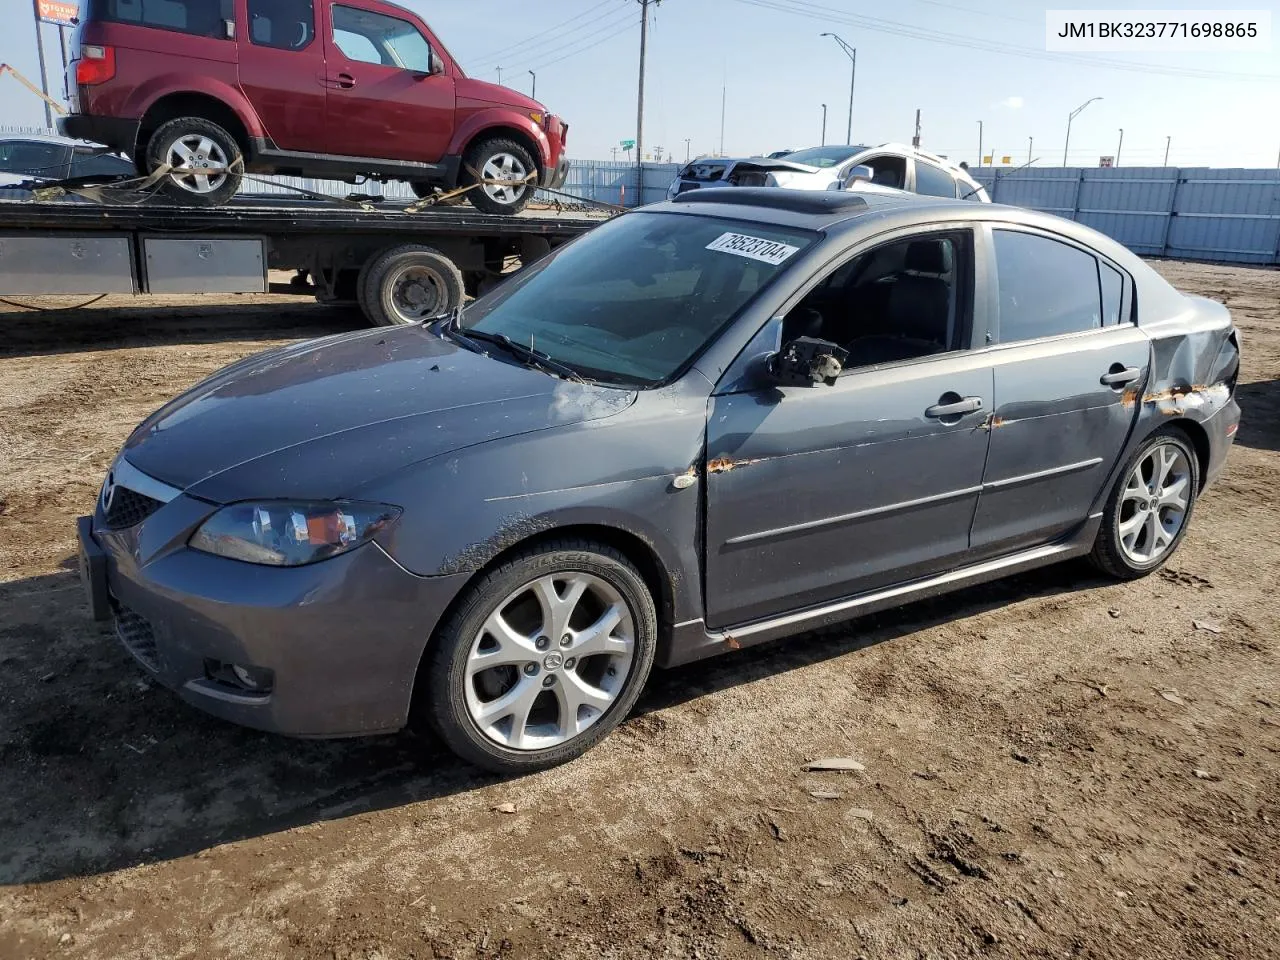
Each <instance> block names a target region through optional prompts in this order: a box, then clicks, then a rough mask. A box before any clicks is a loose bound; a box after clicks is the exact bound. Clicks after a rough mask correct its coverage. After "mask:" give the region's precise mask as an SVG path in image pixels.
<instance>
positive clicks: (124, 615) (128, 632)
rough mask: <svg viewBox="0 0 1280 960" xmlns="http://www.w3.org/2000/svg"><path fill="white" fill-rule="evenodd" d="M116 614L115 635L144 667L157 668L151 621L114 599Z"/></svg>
mask: <svg viewBox="0 0 1280 960" xmlns="http://www.w3.org/2000/svg"><path fill="white" fill-rule="evenodd" d="M112 607H113V609H114V612H115V615H116V636H117V637H119V638H120V642H121V643H123V644H124V645H125V649H127V650H128V651H129V652H130V653H132V654H133V655H134V656H135V657H136V658H137V659H138V660H139V661H140V662H141V663H142V665H143V666H144V667H146V668H147V669H148V670H152V671H154V670H158V669H159V665H160V661H159V658H158V657H157V655H156V634H155V630H153V629H152V627H151V622H150V621H149V620H147V619H146V617H143V616H140V615H138V614H136V613H134V612H133V611H132V610H130V609H129V608H128V607H126V606H125V605H124V604H122V603H120V602H119V601H116V602H114V603H113V604H112Z"/></svg>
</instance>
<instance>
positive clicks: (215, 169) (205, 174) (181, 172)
mask: <svg viewBox="0 0 1280 960" xmlns="http://www.w3.org/2000/svg"><path fill="white" fill-rule="evenodd" d="M164 156H165V162H166V163H168V164H169V166H171V167H173V168H174V172H173V173H170V174H169V179H170V180H172V181H173V182H174V183H175V184H177V185H178V186H179V187H181V188H182V189H183V190H186V191H188V192H190V193H199V194H205V193H213V192H214V191H215V190H217V189H218V188H219V187H221V186H222V185H223V183H225V182H226V179H227V175H228V173H229V170H230V162H229V161H228V160H227V155H226V153H225V152H223V149H222V148H221V147H220V146H218V144H216V143H214V141H213V140H212V139H210V138H209V137H206V136H205V135H204V134H200V133H192V134H184V135H183V136H180V137H178V138H177V139H175V140H174V141H173V142H172V143H170V144H169V146H168V148H167V149H166V150H165V152H164Z"/></svg>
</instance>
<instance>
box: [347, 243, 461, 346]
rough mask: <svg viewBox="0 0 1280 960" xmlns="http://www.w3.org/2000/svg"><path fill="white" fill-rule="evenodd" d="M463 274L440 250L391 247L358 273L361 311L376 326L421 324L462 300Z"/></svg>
mask: <svg viewBox="0 0 1280 960" xmlns="http://www.w3.org/2000/svg"><path fill="white" fill-rule="evenodd" d="M463 296H464V293H463V283H462V272H461V271H460V270H459V269H458V268H457V266H456V265H455V264H454V262H453V261H452V260H450V259H449V258H448V257H446V256H445V255H444V254H443V253H441V252H440V251H439V250H435V249H433V248H432V247H426V246H421V245H419V244H412V243H411V244H406V245H404V246H402V247H393V248H392V249H390V250H387V251H384V252H383V253H380V254H378V255H377V256H375V257H373V258H372V259H370V260H369V261H368V262H367V263H366V264H365V265H364V269H362V270H361V271H360V280H359V284H358V286H357V298H358V300H359V302H360V309H361V310H363V311H364V315H365V316H366V317H368V319H369V321H370V322H371V323H373V324H375V325H380V326H384V327H393V326H397V325H399V324H408V323H421V322H422V321H423V320H426V319H428V318H429V317H438V316H440V315H441V314H445V313H448V312H449V311H450V310H452V309H453V308H454V307H456V306H458V305H459V304H460V303H462V300H463Z"/></svg>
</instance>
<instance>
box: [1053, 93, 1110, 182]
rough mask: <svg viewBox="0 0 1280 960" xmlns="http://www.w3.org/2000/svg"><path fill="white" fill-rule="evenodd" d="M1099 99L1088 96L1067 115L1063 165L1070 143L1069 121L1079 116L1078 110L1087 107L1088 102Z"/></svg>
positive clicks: (1098, 98)
mask: <svg viewBox="0 0 1280 960" xmlns="http://www.w3.org/2000/svg"><path fill="white" fill-rule="evenodd" d="M1101 99H1102V98H1101V97H1090V98H1089V99H1088V100H1086V101H1085V102H1084V103H1082V104H1080V106H1078V107H1076V108H1075V109H1074V110H1072V111H1071V113H1070V114H1069V115H1068V116H1067V142H1066V143H1064V144H1063V145H1062V165H1063V166H1064V167H1065V166H1066V165H1067V147H1069V146H1070V145H1071V121H1072V120H1074V119H1075V118H1076V117H1077V116H1079V115H1080V111H1081V110H1083V109H1084V108H1085V107H1087V106H1088V105H1089V104H1091V103H1093V101H1095V100H1101Z"/></svg>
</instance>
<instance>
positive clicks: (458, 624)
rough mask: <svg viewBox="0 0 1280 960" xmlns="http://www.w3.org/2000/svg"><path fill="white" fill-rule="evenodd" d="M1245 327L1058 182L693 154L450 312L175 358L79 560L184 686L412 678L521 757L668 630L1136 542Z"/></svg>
mask: <svg viewBox="0 0 1280 960" xmlns="http://www.w3.org/2000/svg"><path fill="white" fill-rule="evenodd" d="M1239 359H1240V352H1239V342H1238V338H1237V334H1236V332H1235V329H1234V327H1233V325H1232V323H1231V318H1230V316H1229V315H1228V313H1227V311H1226V309H1225V308H1224V307H1222V306H1221V305H1219V304H1217V303H1214V302H1211V301H1208V300H1203V299H1198V298H1194V297H1188V296H1184V295H1182V294H1180V293H1178V292H1177V291H1176V290H1174V289H1173V288H1172V287H1171V286H1169V284H1167V283H1166V282H1165V281H1164V280H1163V279H1161V278H1160V276H1158V275H1157V274H1156V273H1155V272H1154V271H1153V270H1151V269H1150V268H1149V267H1148V266H1147V265H1146V264H1144V263H1143V262H1142V261H1141V260H1139V259H1138V258H1137V257H1135V256H1133V255H1132V254H1131V253H1129V252H1128V251H1127V250H1125V249H1124V248H1123V247H1121V246H1119V245H1118V244H1116V243H1114V242H1112V241H1111V240H1109V239H1107V238H1106V237H1104V236H1102V235H1100V234H1098V233H1095V232H1094V231H1092V230H1090V229H1088V228H1086V227H1083V226H1080V225H1077V224H1074V223H1070V222H1068V221H1065V220H1060V219H1057V218H1054V217H1050V216H1045V215H1041V214H1037V213H1033V212H1029V211H1026V210H1017V209H1010V208H1005V207H1000V206H992V205H987V204H973V203H964V202H961V201H958V200H951V201H946V200H937V199H930V198H922V197H917V196H911V195H908V194H901V193H879V192H868V193H866V194H859V193H806V192H795V191H784V190H767V189H764V190H753V189H750V188H739V189H731V190H699V191H696V192H693V193H690V194H686V195H683V196H681V197H680V198H678V199H677V200H676V201H674V202H669V203H664V204H659V205H656V206H651V207H647V208H645V209H644V210H642V211H638V212H634V213H629V214H626V215H624V216H621V217H618V218H616V219H615V220H612V221H610V222H608V223H606V224H604V225H602V226H600V227H598V228H597V229H595V230H594V231H592V232H591V233H588V234H586V235H585V236H583V237H582V238H580V239H578V240H576V241H574V242H573V243H571V244H568V245H566V246H564V247H562V248H560V249H558V250H557V251H556V252H555V253H553V254H551V255H550V256H548V257H546V258H545V259H543V260H541V261H540V262H538V263H536V264H534V265H531V266H529V267H527V268H526V269H525V270H523V271H522V272H521V273H519V274H518V275H516V276H515V277H514V278H513V279H511V280H509V281H508V282H507V283H505V284H504V285H502V286H501V287H499V288H498V289H497V290H495V291H494V292H492V293H490V294H489V295H487V296H485V297H483V298H481V299H480V300H478V301H476V302H475V303H473V304H472V305H471V306H470V307H468V308H467V309H466V311H465V313H462V314H457V315H453V316H450V317H443V318H439V319H436V320H434V321H431V322H428V323H426V324H423V325H414V326H406V327H397V328H394V329H386V328H379V329H375V330H370V331H364V332H359V333H353V334H344V335H341V336H337V337H331V338H327V339H324V340H318V341H313V342H309V343H301V344H298V345H296V346H292V347H287V348H284V349H281V350H277V351H274V352H270V353H266V354H262V355H260V356H256V357H251V358H249V359H246V360H244V361H241V362H240V363H237V364H235V365H233V366H231V367H228V368H227V369H225V370H223V371H222V372H221V373H218V374H217V375H215V376H214V377H212V378H211V379H209V380H207V381H205V382H204V383H202V384H200V385H199V386H197V387H195V388H193V389H192V390H191V391H189V392H188V393H186V394H185V395H183V396H181V397H179V398H177V399H176V400H174V401H172V402H171V403H169V404H168V405H167V406H165V407H163V408H162V409H160V410H159V411H157V412H156V413H155V414H153V415H152V416H151V417H149V418H148V419H147V420H146V421H144V422H143V423H142V424H141V425H140V426H139V427H138V428H137V429H136V430H135V431H134V432H133V434H132V435H131V436H130V437H129V439H128V441H127V442H126V443H125V445H124V448H123V449H122V450H121V452H120V455H119V457H118V458H117V459H116V461H115V464H114V466H113V467H112V469H111V472H110V474H109V475H108V477H107V479H106V482H105V483H104V485H103V488H102V494H101V497H100V501H99V504H98V507H97V510H96V512H95V514H94V515H93V516H92V517H84V518H82V519H81V521H80V543H81V553H82V556H81V563H82V571H83V575H84V580H85V583H86V585H87V587H88V593H89V600H90V604H91V606H92V608H93V610H94V612H95V614H96V615H97V616H99V617H101V618H104V619H112V620H114V623H115V627H116V630H117V632H118V634H119V637H120V639H121V640H122V641H123V642H124V644H125V646H127V647H128V649H129V650H130V651H131V652H132V653H133V655H134V656H135V657H136V658H137V660H138V661H139V662H140V663H141V665H142V667H143V668H144V669H146V670H147V671H149V672H150V673H151V674H153V675H154V676H155V677H156V678H157V679H158V680H159V681H160V682H162V683H163V684H165V685H167V686H169V687H171V688H173V689H174V690H176V691H177V692H178V694H179V695H180V696H181V697H182V698H183V699H185V700H187V701H188V702H190V703H192V704H194V705H195V706H197V707H200V708H202V709H204V710H207V711H209V712H211V713H214V714H217V715H218V716H221V717H224V718H226V719H229V720H232V721H235V722H237V723H242V724H247V725H250V726H253V727H258V728H262V729H266V730H273V731H279V732H282V733H287V734H294V735H301V736H347V735H357V734H371V733H382V732H387V731H393V730H397V729H399V728H401V727H403V726H405V725H406V724H407V723H409V722H410V717H411V715H412V716H414V717H421V718H424V719H426V720H427V721H429V722H430V723H431V725H432V726H433V727H434V728H435V730H436V731H438V733H439V734H440V735H441V736H442V737H443V739H444V740H445V741H446V742H447V743H448V744H449V746H450V747H452V748H453V749H454V750H455V751H456V752H457V753H458V754H460V755H461V756H463V757H464V758H466V759H468V760H469V761H471V762H473V763H475V764H478V765H480V766H483V767H486V768H488V769H491V770H496V771H502V772H519V771H527V770H532V769H538V768H542V767H547V766H550V765H552V764H556V763H560V762H563V761H565V760H568V759H570V758H572V757H575V756H577V755H579V754H581V753H582V752H583V751H585V750H586V749H588V748H589V747H590V746H592V745H593V744H594V743H596V742H597V741H599V740H600V739H601V738H602V737H604V736H605V735H606V734H607V733H608V731H609V730H610V729H612V728H613V727H614V726H615V725H616V724H617V723H618V722H619V721H620V720H621V719H622V718H623V717H624V716H625V715H626V714H627V712H628V711H629V710H630V709H631V707H632V705H633V704H634V703H635V701H636V698H637V696H638V695H639V693H640V690H641V688H642V686H643V685H644V683H645V680H646V679H647V677H648V675H649V673H650V669H651V668H652V667H653V666H655V665H658V666H664V667H665V666H672V665H675V664H683V663H688V662H690V661H694V660H697V659H699V658H702V657H708V656H712V655H715V654H719V653H724V652H727V651H733V650H738V649H739V648H742V647H746V646H748V645H751V644H755V643H760V642H762V641H766V640H771V639H774V638H778V637H782V636H785V635H788V634H793V633H796V632H799V631H802V630H806V629H809V628H813V627H817V626H820V625H825V624H829V623H832V622H836V621H840V620H844V619H848V618H851V617H855V616H857V615H859V614H863V613H867V612H870V611H875V610H881V609H884V608H887V607H893V606H898V605H900V604H902V603H905V602H907V601H910V600H912V599H915V598H919V597H924V596H928V595H932V594H936V593H939V592H942V591H947V590H956V589H963V588H965V587H968V586H972V585H973V584H977V583H980V582H982V581H986V580H990V579H993V578H996V577H1000V576H1004V575H1006V574H1010V573H1013V572H1015V571H1021V570H1026V569H1028V568H1032V567H1037V566H1041V565H1044V564H1050V563H1055V562H1058V561H1061V560H1066V559H1068V558H1070V557H1078V556H1088V557H1090V558H1091V559H1092V560H1093V562H1094V563H1095V564H1096V565H1097V566H1098V567H1099V568H1101V569H1102V570H1103V571H1105V572H1106V573H1108V574H1110V575H1112V576H1114V577H1118V578H1122V579H1127V578H1134V577H1140V576H1143V575H1144V574H1147V573H1149V572H1151V571H1152V570H1154V569H1156V568H1158V567H1159V566H1160V565H1161V564H1163V563H1164V562H1165V561H1166V560H1167V559H1168V558H1169V556H1170V555H1171V554H1172V553H1173V551H1174V550H1175V549H1177V547H1178V544H1179V542H1180V541H1181V540H1182V538H1183V536H1184V535H1185V533H1186V530H1187V526H1188V523H1189V522H1190V520H1191V516H1192V512H1193V510H1194V508H1195V504H1196V498H1197V497H1198V495H1199V494H1200V493H1201V491H1202V490H1203V489H1204V486H1205V484H1207V483H1209V482H1210V481H1212V480H1213V479H1214V478H1215V477H1217V476H1218V475H1219V473H1220V472H1221V471H1222V468H1223V462H1224V460H1225V458H1226V455H1227V450H1228V447H1229V446H1230V444H1231V441H1232V438H1233V436H1234V434H1235V431H1236V427H1237V424H1238V421H1239V409H1238V407H1237V406H1236V402H1235V389H1236V377H1237V371H1238V367H1239ZM1029 655H1033V654H1031V653H1030V652H1029Z"/></svg>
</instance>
